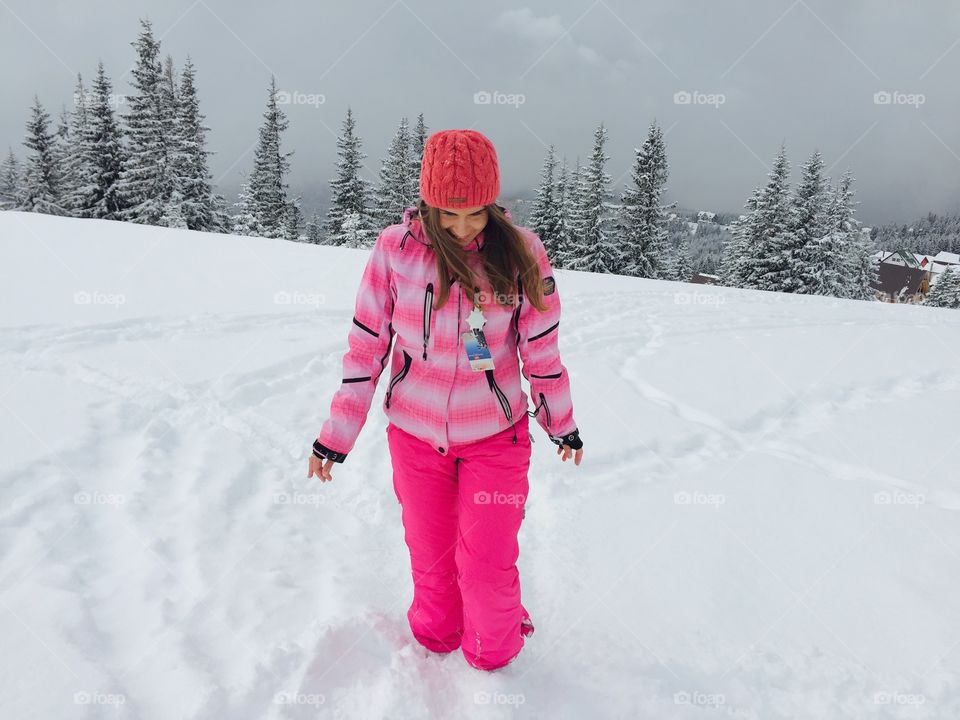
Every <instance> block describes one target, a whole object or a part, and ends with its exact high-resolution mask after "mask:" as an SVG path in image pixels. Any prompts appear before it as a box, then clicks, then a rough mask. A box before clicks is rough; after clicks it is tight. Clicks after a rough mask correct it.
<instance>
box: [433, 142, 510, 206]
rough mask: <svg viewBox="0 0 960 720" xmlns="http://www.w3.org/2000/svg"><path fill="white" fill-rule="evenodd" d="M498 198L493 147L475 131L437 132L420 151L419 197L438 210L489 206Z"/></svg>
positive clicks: (495, 155)
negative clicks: (421, 158)
mask: <svg viewBox="0 0 960 720" xmlns="http://www.w3.org/2000/svg"><path fill="white" fill-rule="evenodd" d="M499 195H500V168H499V167H498V166H497V151H496V150H494V148H493V143H492V142H490V140H489V139H488V138H487V137H486V135H484V134H483V133H479V132H477V131H476V130H440V131H438V132H435V133H434V134H433V135H431V136H430V137H429V138H427V142H426V144H425V145H424V147H423V162H422V163H421V165H420V197H421V198H423V200H424V202H426V203H427V205H431V206H433V207H440V208H451V207H476V206H478V205H490V204H492V203H494V202H495V201H496V199H497V197H498V196H499Z"/></svg>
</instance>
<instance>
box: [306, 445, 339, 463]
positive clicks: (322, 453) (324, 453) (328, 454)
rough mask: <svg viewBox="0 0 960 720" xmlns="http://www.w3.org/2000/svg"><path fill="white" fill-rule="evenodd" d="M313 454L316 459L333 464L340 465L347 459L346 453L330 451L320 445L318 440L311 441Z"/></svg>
mask: <svg viewBox="0 0 960 720" xmlns="http://www.w3.org/2000/svg"><path fill="white" fill-rule="evenodd" d="M313 454H314V455H316V456H317V457H318V458H321V459H324V460H333V461H334V462H338V463H342V462H343V461H344V460H346V459H347V453H341V452H337V451H336V450H331V449H330V448H328V447H327V446H326V445H322V444H321V443H320V441H319V440H314V441H313Z"/></svg>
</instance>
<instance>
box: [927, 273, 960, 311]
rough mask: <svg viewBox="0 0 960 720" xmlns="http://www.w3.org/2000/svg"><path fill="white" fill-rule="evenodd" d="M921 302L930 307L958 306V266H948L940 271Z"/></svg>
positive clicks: (959, 283) (959, 300)
mask: <svg viewBox="0 0 960 720" xmlns="http://www.w3.org/2000/svg"><path fill="white" fill-rule="evenodd" d="M923 304H924V305H929V306H930V307H941V308H955V309H956V308H960V268H958V267H949V266H948V267H947V268H946V269H945V270H944V271H943V272H942V273H940V277H939V278H938V279H937V282H935V283H934V284H933V287H932V288H931V289H930V293H929V294H928V295H927V297H926V299H925V300H924V301H923Z"/></svg>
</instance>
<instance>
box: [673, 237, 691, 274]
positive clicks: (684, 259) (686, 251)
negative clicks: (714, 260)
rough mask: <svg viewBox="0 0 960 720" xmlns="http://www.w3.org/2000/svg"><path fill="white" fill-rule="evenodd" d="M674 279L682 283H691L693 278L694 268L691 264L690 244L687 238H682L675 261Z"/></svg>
mask: <svg viewBox="0 0 960 720" xmlns="http://www.w3.org/2000/svg"><path fill="white" fill-rule="evenodd" d="M673 277H674V279H676V280H679V281H680V282H690V278H691V277H693V267H692V266H691V264H690V243H689V242H688V241H687V238H686V237H683V238H681V240H680V245H679V246H678V247H677V252H676V257H675V258H674V261H673Z"/></svg>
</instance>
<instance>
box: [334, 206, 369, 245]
mask: <svg viewBox="0 0 960 720" xmlns="http://www.w3.org/2000/svg"><path fill="white" fill-rule="evenodd" d="M341 228H342V230H341V234H342V237H343V242H342V243H341V245H342V246H343V247H349V248H368V247H372V246H373V243H374V242H375V241H376V239H377V233H376V231H374V230H373V229H372V228H371V227H370V224H369V221H367V220H365V219H364V218H363V217H362V216H361V215H360V213H358V212H353V211H351V212H348V213H347V214H346V215H345V216H344V218H343V224H342V225H341Z"/></svg>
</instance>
